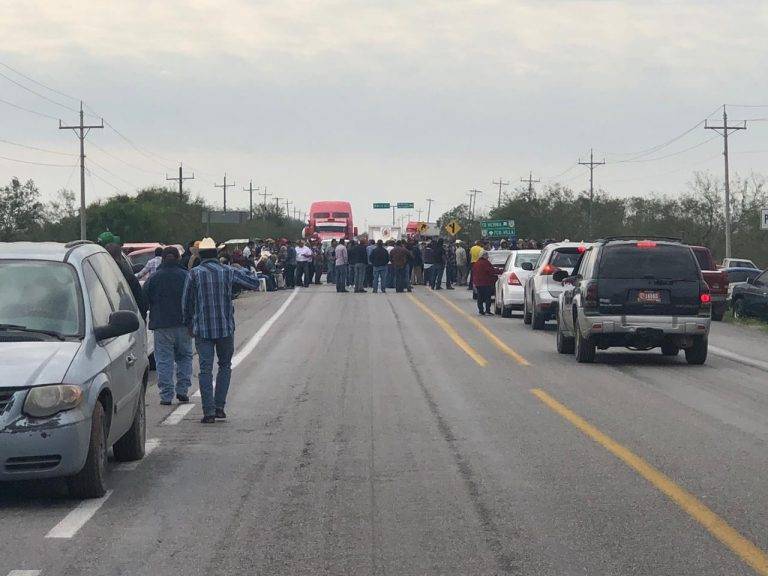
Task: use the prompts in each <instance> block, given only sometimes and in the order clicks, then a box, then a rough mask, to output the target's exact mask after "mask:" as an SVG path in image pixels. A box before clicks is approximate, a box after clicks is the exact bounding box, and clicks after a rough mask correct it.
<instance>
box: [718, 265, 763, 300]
mask: <svg viewBox="0 0 768 576" xmlns="http://www.w3.org/2000/svg"><path fill="white" fill-rule="evenodd" d="M723 272H725V275H726V276H727V277H728V296H727V297H726V301H727V302H730V301H731V299H732V297H733V287H734V286H736V285H737V284H743V283H744V282H746V281H747V280H749V279H750V278H757V277H758V276H760V274H762V273H763V271H762V270H758V269H757V268H723Z"/></svg>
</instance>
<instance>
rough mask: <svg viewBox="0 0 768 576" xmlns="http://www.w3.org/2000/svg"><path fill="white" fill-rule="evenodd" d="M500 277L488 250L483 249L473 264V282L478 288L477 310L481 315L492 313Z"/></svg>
mask: <svg viewBox="0 0 768 576" xmlns="http://www.w3.org/2000/svg"><path fill="white" fill-rule="evenodd" d="M498 277H499V273H498V272H496V269H495V268H494V267H493V265H492V264H491V262H490V261H489V260H488V252H487V251H486V250H483V251H482V252H481V253H480V257H479V258H478V259H477V262H475V263H474V264H472V283H473V284H474V286H475V289H476V290H477V310H478V312H480V315H481V316H485V315H486V314H490V313H491V297H492V296H493V291H494V286H495V285H496V280H497V279H498Z"/></svg>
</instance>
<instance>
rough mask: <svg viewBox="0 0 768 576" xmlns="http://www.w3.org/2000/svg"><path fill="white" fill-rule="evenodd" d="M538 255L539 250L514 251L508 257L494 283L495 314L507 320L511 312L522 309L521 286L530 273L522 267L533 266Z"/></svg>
mask: <svg viewBox="0 0 768 576" xmlns="http://www.w3.org/2000/svg"><path fill="white" fill-rule="evenodd" d="M540 254H541V250H515V251H513V252H512V253H511V254H510V255H509V257H508V258H507V262H506V264H504V270H503V272H502V273H501V274H500V275H499V279H498V280H497V281H496V303H495V304H494V307H495V309H496V314H501V315H502V316H504V318H509V317H510V316H512V310H522V309H523V286H524V285H525V280H526V279H527V278H528V276H530V275H531V272H530V271H529V270H523V268H522V265H523V263H524V262H530V263H531V264H532V265H534V266H535V264H536V261H537V260H538V259H539V255H540Z"/></svg>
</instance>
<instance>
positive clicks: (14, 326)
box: [0, 324, 65, 341]
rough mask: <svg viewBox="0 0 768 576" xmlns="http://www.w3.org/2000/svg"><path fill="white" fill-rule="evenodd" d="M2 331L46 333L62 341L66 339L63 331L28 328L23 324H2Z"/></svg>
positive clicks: (0, 328) (0, 325) (0, 327)
mask: <svg viewBox="0 0 768 576" xmlns="http://www.w3.org/2000/svg"><path fill="white" fill-rule="evenodd" d="M0 331H15V332H30V333H32V334H45V335H46V336H52V337H53V338H57V339H59V340H62V341H63V340H65V338H64V336H63V335H62V334H61V332H56V331H55V330H41V329H38V328H28V327H26V326H22V325H21V324H0Z"/></svg>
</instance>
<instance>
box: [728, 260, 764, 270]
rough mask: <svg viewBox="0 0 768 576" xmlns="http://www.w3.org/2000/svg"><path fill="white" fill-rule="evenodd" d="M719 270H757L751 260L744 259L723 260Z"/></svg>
mask: <svg viewBox="0 0 768 576" xmlns="http://www.w3.org/2000/svg"><path fill="white" fill-rule="evenodd" d="M720 268H755V269H757V270H759V268H758V267H757V265H756V264H755V263H754V262H752V260H747V259H746V258H724V259H723V263H722V264H720Z"/></svg>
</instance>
